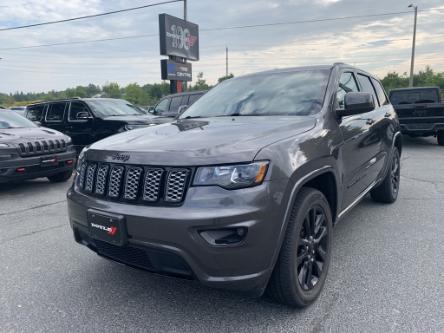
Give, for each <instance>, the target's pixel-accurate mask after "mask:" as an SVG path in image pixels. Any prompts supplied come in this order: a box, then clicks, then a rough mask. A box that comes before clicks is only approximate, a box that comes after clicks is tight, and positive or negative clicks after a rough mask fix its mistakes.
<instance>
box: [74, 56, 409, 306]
mask: <svg viewBox="0 0 444 333" xmlns="http://www.w3.org/2000/svg"><path fill="white" fill-rule="evenodd" d="M400 154H401V137H400V135H399V123H398V119H397V117H396V113H395V112H394V110H393V107H392V106H391V105H390V102H389V101H388V99H387V96H386V94H385V92H384V90H383V88H382V86H381V83H380V82H379V81H378V80H377V79H376V78H375V77H374V76H372V75H371V74H369V73H366V72H364V71H362V70H359V69H356V68H354V67H351V66H348V65H345V64H334V65H332V66H316V67H302V68H293V69H281V70H274V71H269V72H263V73H258V74H252V75H247V76H243V77H238V78H234V79H231V80H227V81H224V82H223V83H221V84H219V85H218V86H217V87H215V88H214V89H212V90H210V91H209V92H208V93H207V94H206V95H204V96H203V97H202V98H201V99H199V100H198V101H197V102H196V103H195V104H193V105H192V106H191V107H190V108H189V109H188V110H187V111H185V112H184V113H183V114H182V115H181V116H180V117H179V119H178V120H176V121H174V122H172V123H169V124H163V125H160V126H156V127H152V128H145V129H138V130H134V131H130V132H126V133H122V134H119V135H116V136H114V137H111V138H108V139H105V140H103V141H100V142H97V143H95V144H93V145H92V146H91V147H89V149H85V150H83V152H82V153H81V156H80V158H79V163H78V167H77V176H76V179H75V181H74V184H73V186H72V188H71V189H70V190H69V192H68V208H69V216H70V224H71V226H72V228H73V231H74V237H75V240H76V241H77V242H79V243H81V244H84V245H86V246H88V247H89V248H90V249H91V250H93V251H95V252H97V253H98V254H99V255H101V256H104V257H107V258H111V259H113V260H115V261H118V262H122V263H125V264H128V265H131V266H134V267H139V268H143V269H147V270H150V271H154V272H159V273H164V274H172V275H179V276H184V277H188V278H195V279H197V280H199V281H201V282H202V283H203V284H205V285H208V286H213V287H220V288H227V289H232V290H239V291H249V292H251V293H252V294H254V295H262V294H263V293H264V292H265V291H268V293H269V294H270V295H271V296H272V297H273V298H274V299H275V300H277V301H279V302H282V303H284V304H287V305H291V306H306V305H308V304H310V303H311V302H313V301H314V300H315V299H316V298H317V297H318V295H319V294H320V292H321V289H322V287H323V285H324V282H325V279H326V276H327V271H328V267H329V264H330V258H331V251H332V248H331V247H332V233H333V225H334V224H335V223H337V222H338V221H339V220H340V219H341V218H342V217H343V216H344V215H345V214H346V213H347V212H348V211H349V210H350V209H351V208H352V207H353V206H354V205H355V204H357V203H358V202H359V201H360V200H361V199H362V198H363V197H364V196H365V195H366V194H367V193H370V194H371V196H372V198H373V199H374V200H375V201H379V202H385V203H391V202H394V201H395V200H396V198H397V195H398V191H399V180H400V162H399V161H400Z"/></svg>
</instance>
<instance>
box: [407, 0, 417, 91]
mask: <svg viewBox="0 0 444 333" xmlns="http://www.w3.org/2000/svg"><path fill="white" fill-rule="evenodd" d="M412 7H413V9H414V10H415V18H414V23H413V41H412V59H411V62H410V79H409V86H410V87H413V72H414V70H415V46H416V22H417V19H418V6H416V5H414V4H411V5H410V6H409V8H412Z"/></svg>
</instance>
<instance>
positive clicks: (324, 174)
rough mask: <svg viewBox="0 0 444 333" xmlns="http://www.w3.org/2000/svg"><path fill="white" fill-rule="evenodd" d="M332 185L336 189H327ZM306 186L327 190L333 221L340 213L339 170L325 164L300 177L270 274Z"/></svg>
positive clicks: (288, 204) (287, 211)
mask: <svg viewBox="0 0 444 333" xmlns="http://www.w3.org/2000/svg"><path fill="white" fill-rule="evenodd" d="M325 181H327V183H325ZM331 185H332V186H333V187H334V191H333V190H332V189H330V190H327V189H326V188H327V187H328V186H331ZM304 187H312V188H315V189H317V190H319V191H321V192H322V193H324V191H325V193H327V195H326V198H327V201H328V202H329V204H330V200H331V202H332V204H333V206H334V208H333V207H332V206H331V204H330V207H331V208H332V218H333V223H335V221H336V220H337V213H338V208H339V207H340V200H341V197H340V193H339V189H340V187H339V177H338V176H337V170H336V169H335V168H334V167H333V166H332V165H324V166H322V167H320V168H318V169H315V170H312V171H311V172H309V173H306V174H305V175H304V176H302V177H300V178H299V179H298V181H296V182H295V183H294V185H293V187H292V189H291V193H290V196H289V199H288V201H287V208H286V210H285V214H284V218H283V223H282V226H281V230H280V233H279V240H278V243H277V247H276V250H275V253H274V255H273V258H272V262H271V267H270V268H271V269H270V276H271V273H272V272H273V270H274V267H275V265H276V262H277V259H278V257H279V253H280V252H281V248H282V244H283V240H284V238H285V234H286V232H287V227H288V222H289V219H290V215H291V209H292V207H293V205H294V202H295V200H296V198H297V196H298V194H299V193H300V191H301V189H302V188H304ZM325 193H324V195H325Z"/></svg>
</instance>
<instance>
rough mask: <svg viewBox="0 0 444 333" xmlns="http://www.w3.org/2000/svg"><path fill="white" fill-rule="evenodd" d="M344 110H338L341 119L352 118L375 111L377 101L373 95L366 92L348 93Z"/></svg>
mask: <svg viewBox="0 0 444 333" xmlns="http://www.w3.org/2000/svg"><path fill="white" fill-rule="evenodd" d="M344 105H345V108H344V109H339V110H336V114H337V115H338V116H339V117H344V116H351V115H354V114H361V113H366V112H370V111H373V110H374V109H375V101H374V99H373V95H372V94H370V93H366V92H348V93H346V94H345V97H344Z"/></svg>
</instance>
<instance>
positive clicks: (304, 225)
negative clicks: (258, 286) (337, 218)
mask: <svg viewBox="0 0 444 333" xmlns="http://www.w3.org/2000/svg"><path fill="white" fill-rule="evenodd" d="M332 229H333V228H332V216H331V209H330V206H329V204H328V202H327V199H326V198H325V196H324V195H323V194H322V193H321V192H319V191H318V190H316V189H313V188H308V187H306V188H302V190H301V191H300V193H298V197H297V199H296V201H295V203H294V205H293V209H292V212H291V216H290V220H289V222H288V226H287V232H286V235H285V239H284V242H283V244H282V248H281V251H280V254H279V258H278V261H277V262H276V266H275V268H274V271H273V274H272V276H271V279H270V282H269V284H268V288H267V293H268V295H269V296H271V297H272V298H273V299H274V300H275V301H277V302H279V303H282V304H285V305H288V306H294V307H305V306H307V305H309V304H311V303H313V302H314V301H315V300H316V298H317V297H318V296H319V294H320V293H321V290H322V288H323V286H324V283H325V279H326V277H327V271H328V267H329V264H330V255H331V254H330V252H331V243H332V231H333V230H332Z"/></svg>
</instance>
